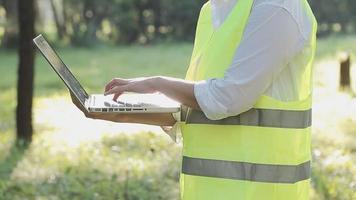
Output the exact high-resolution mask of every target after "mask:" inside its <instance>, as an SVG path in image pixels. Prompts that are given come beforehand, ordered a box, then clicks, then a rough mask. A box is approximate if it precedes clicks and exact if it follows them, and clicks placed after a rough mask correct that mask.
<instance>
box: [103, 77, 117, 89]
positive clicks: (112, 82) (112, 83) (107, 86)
mask: <svg viewBox="0 0 356 200" xmlns="http://www.w3.org/2000/svg"><path fill="white" fill-rule="evenodd" d="M115 83H116V79H112V80H111V81H110V82H109V83H107V84H106V86H105V92H107V91H108V90H110V89H111V88H112V87H113V85H115Z"/></svg>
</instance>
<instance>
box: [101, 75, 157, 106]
mask: <svg viewBox="0 0 356 200" xmlns="http://www.w3.org/2000/svg"><path fill="white" fill-rule="evenodd" d="M154 82H155V78H154V77H149V78H136V79H121V78H114V79H112V80H111V81H110V82H109V83H108V84H107V85H106V86H105V95H110V94H114V97H113V100H114V101H116V100H117V98H118V97H119V96H120V95H121V94H123V93H124V92H135V93H154V92H157V90H156V89H155V87H154Z"/></svg>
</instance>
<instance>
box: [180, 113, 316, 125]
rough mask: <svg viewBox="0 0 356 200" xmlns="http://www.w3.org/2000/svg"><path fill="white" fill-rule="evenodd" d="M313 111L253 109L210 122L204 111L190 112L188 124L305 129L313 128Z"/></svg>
mask: <svg viewBox="0 0 356 200" xmlns="http://www.w3.org/2000/svg"><path fill="white" fill-rule="evenodd" d="M311 118H312V110H311V109H309V110H301V111H298V110H273V109H259V108H252V109H250V110H248V111H247V112H244V113H242V114H240V115H237V116H232V117H228V118H225V119H221V120H210V119H208V118H207V117H206V116H205V115H204V113H203V112H202V111H197V110H190V111H189V113H188V114H187V117H186V123H187V124H213V125H244V126H262V127H275V128H296V129H303V128H307V127H310V126H311V121H312V120H311Z"/></svg>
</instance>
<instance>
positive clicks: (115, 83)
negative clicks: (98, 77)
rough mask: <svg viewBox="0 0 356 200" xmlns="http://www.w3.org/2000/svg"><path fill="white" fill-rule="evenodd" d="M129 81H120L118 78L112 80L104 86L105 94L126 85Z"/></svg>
mask: <svg viewBox="0 0 356 200" xmlns="http://www.w3.org/2000/svg"><path fill="white" fill-rule="evenodd" d="M129 82H130V81H129V80H126V79H120V78H115V79H113V80H111V81H110V82H109V83H108V84H107V85H106V86H105V92H107V91H108V90H110V89H112V88H114V87H115V86H119V85H126V84H128V83H129Z"/></svg>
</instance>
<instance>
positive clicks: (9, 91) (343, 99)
mask: <svg viewBox="0 0 356 200" xmlns="http://www.w3.org/2000/svg"><path fill="white" fill-rule="evenodd" d="M191 50H192V46H191V45H190V44H161V45H155V46H144V47H143V46H130V47H99V48H95V49H81V48H70V47H60V48H59V54H60V56H61V57H62V58H63V60H64V61H65V63H66V64H67V65H68V66H70V68H71V69H72V71H73V73H74V74H75V75H76V76H77V77H78V79H79V80H80V81H81V82H82V84H83V85H84V87H85V88H86V89H87V90H88V91H89V92H90V93H100V92H102V90H103V85H104V84H105V83H106V82H107V81H109V80H110V79H111V78H113V77H127V78H128V77H138V76H151V75H166V76H174V77H181V78H182V77H184V74H185V71H186V68H187V65H188V62H189V58H190V53H191ZM341 50H347V51H349V52H350V53H351V54H352V55H353V57H355V56H356V54H355V53H356V37H353V36H346V37H344V36H342V37H341V36H334V37H330V38H326V39H322V40H320V41H319V43H318V52H317V55H316V69H315V72H316V73H315V78H314V85H315V86H314V87H315V89H314V90H315V91H314V93H315V94H314V111H313V113H314V114H313V123H314V126H313V161H314V162H313V175H312V177H313V188H314V190H313V192H312V199H314V200H323V199H340V200H341V199H356V196H355V195H356V194H355V192H354V191H356V184H355V183H356V167H354V166H355V163H356V154H355V152H356V143H355V142H354V141H355V139H356V136H355V135H356V116H355V114H354V113H356V103H355V100H354V98H353V96H352V95H350V94H348V93H342V92H339V91H338V90H337V82H338V77H337V75H336V74H337V73H338V68H337V62H336V61H337V59H336V55H337V53H338V52H339V51H341ZM0 60H1V62H0V76H1V78H0V103H1V105H2V106H0V199H11V200H12V199H150V200H151V199H173V200H174V199H179V185H178V179H179V166H180V150H181V144H175V143H173V142H172V141H171V140H170V139H169V137H168V136H166V135H165V134H164V133H163V132H162V131H160V129H159V128H158V127H152V126H142V125H129V124H114V123H110V122H101V121H95V120H90V119H85V118H84V117H83V115H82V114H81V113H80V112H79V111H77V110H76V109H75V108H74V106H72V105H71V103H70V100H69V97H68V94H67V91H66V88H65V87H64V86H63V84H62V83H61V82H60V81H59V80H58V77H57V76H56V75H55V74H54V72H53V71H52V69H50V67H49V66H48V64H47V63H46V62H45V61H44V59H43V58H42V57H41V56H40V55H38V56H37V59H36V77H35V100H34V125H35V136H34V138H33V142H32V143H31V145H30V146H29V147H28V148H27V149H22V148H15V147H13V143H14V132H15V124H14V109H15V106H16V101H15V99H16V98H15V97H16V87H15V85H16V71H17V57H16V52H14V51H4V50H0ZM355 72H356V71H355V67H353V68H352V73H353V77H356V73H355ZM354 85H355V83H354ZM354 88H356V87H355V86H354ZM4 105H6V106H4ZM53 105H56V106H53ZM330 105H333V106H330Z"/></svg>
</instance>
